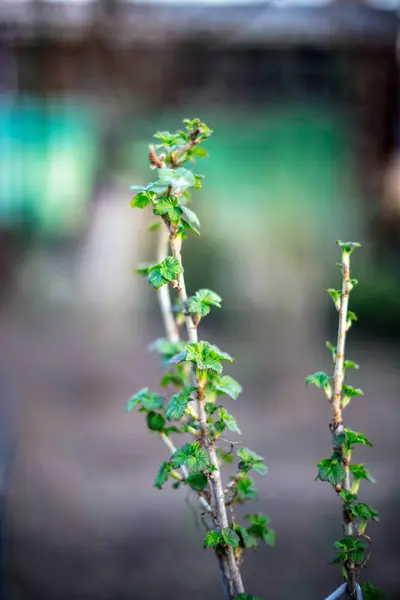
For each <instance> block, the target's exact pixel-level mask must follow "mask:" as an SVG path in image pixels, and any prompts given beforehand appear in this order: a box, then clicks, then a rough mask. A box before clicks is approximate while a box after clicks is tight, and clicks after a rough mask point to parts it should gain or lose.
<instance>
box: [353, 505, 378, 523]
mask: <svg viewBox="0 0 400 600" xmlns="http://www.w3.org/2000/svg"><path fill="white" fill-rule="evenodd" d="M350 513H351V516H352V517H354V518H359V519H363V520H365V521H375V522H376V523H378V522H379V514H378V511H376V510H374V509H373V508H372V507H371V506H369V505H368V504H364V503H362V502H359V503H357V504H352V505H351V506H350Z"/></svg>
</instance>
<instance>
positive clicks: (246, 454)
mask: <svg viewBox="0 0 400 600" xmlns="http://www.w3.org/2000/svg"><path fill="white" fill-rule="evenodd" d="M236 454H237V456H238V457H239V458H241V459H242V460H241V461H240V463H239V469H240V470H241V471H245V472H248V471H250V470H251V469H253V470H254V471H256V473H258V474H259V475H266V474H267V473H268V467H267V465H266V464H265V463H264V458H263V457H262V456H260V455H259V454H256V453H255V452H253V451H252V450H250V449H249V448H238V449H237V451H236Z"/></svg>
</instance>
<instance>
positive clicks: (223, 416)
mask: <svg viewBox="0 0 400 600" xmlns="http://www.w3.org/2000/svg"><path fill="white" fill-rule="evenodd" d="M218 416H219V418H220V420H221V421H222V422H223V423H225V425H226V426H227V427H228V429H229V430H230V431H234V432H236V433H238V434H239V435H240V434H241V431H240V429H239V427H238V424H237V423H236V419H235V417H234V416H233V415H231V414H230V413H229V412H228V411H227V410H226V409H225V408H223V407H221V408H219V409H218Z"/></svg>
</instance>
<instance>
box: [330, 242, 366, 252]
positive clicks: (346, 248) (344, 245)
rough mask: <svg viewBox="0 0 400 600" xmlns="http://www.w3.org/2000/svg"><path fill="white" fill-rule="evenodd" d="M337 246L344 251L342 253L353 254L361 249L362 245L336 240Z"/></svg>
mask: <svg viewBox="0 0 400 600" xmlns="http://www.w3.org/2000/svg"><path fill="white" fill-rule="evenodd" d="M336 244H337V245H338V246H339V247H340V248H341V249H342V252H345V253H346V254H351V253H352V252H353V251H354V250H355V249H356V248H361V244H359V243H358V242H342V241H341V240H336Z"/></svg>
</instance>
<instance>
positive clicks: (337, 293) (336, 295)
mask: <svg viewBox="0 0 400 600" xmlns="http://www.w3.org/2000/svg"><path fill="white" fill-rule="evenodd" d="M326 291H327V292H328V294H329V295H330V297H331V298H332V300H333V303H334V305H335V307H336V310H340V304H341V302H342V292H341V290H335V289H333V288H329V289H328V290H326Z"/></svg>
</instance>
